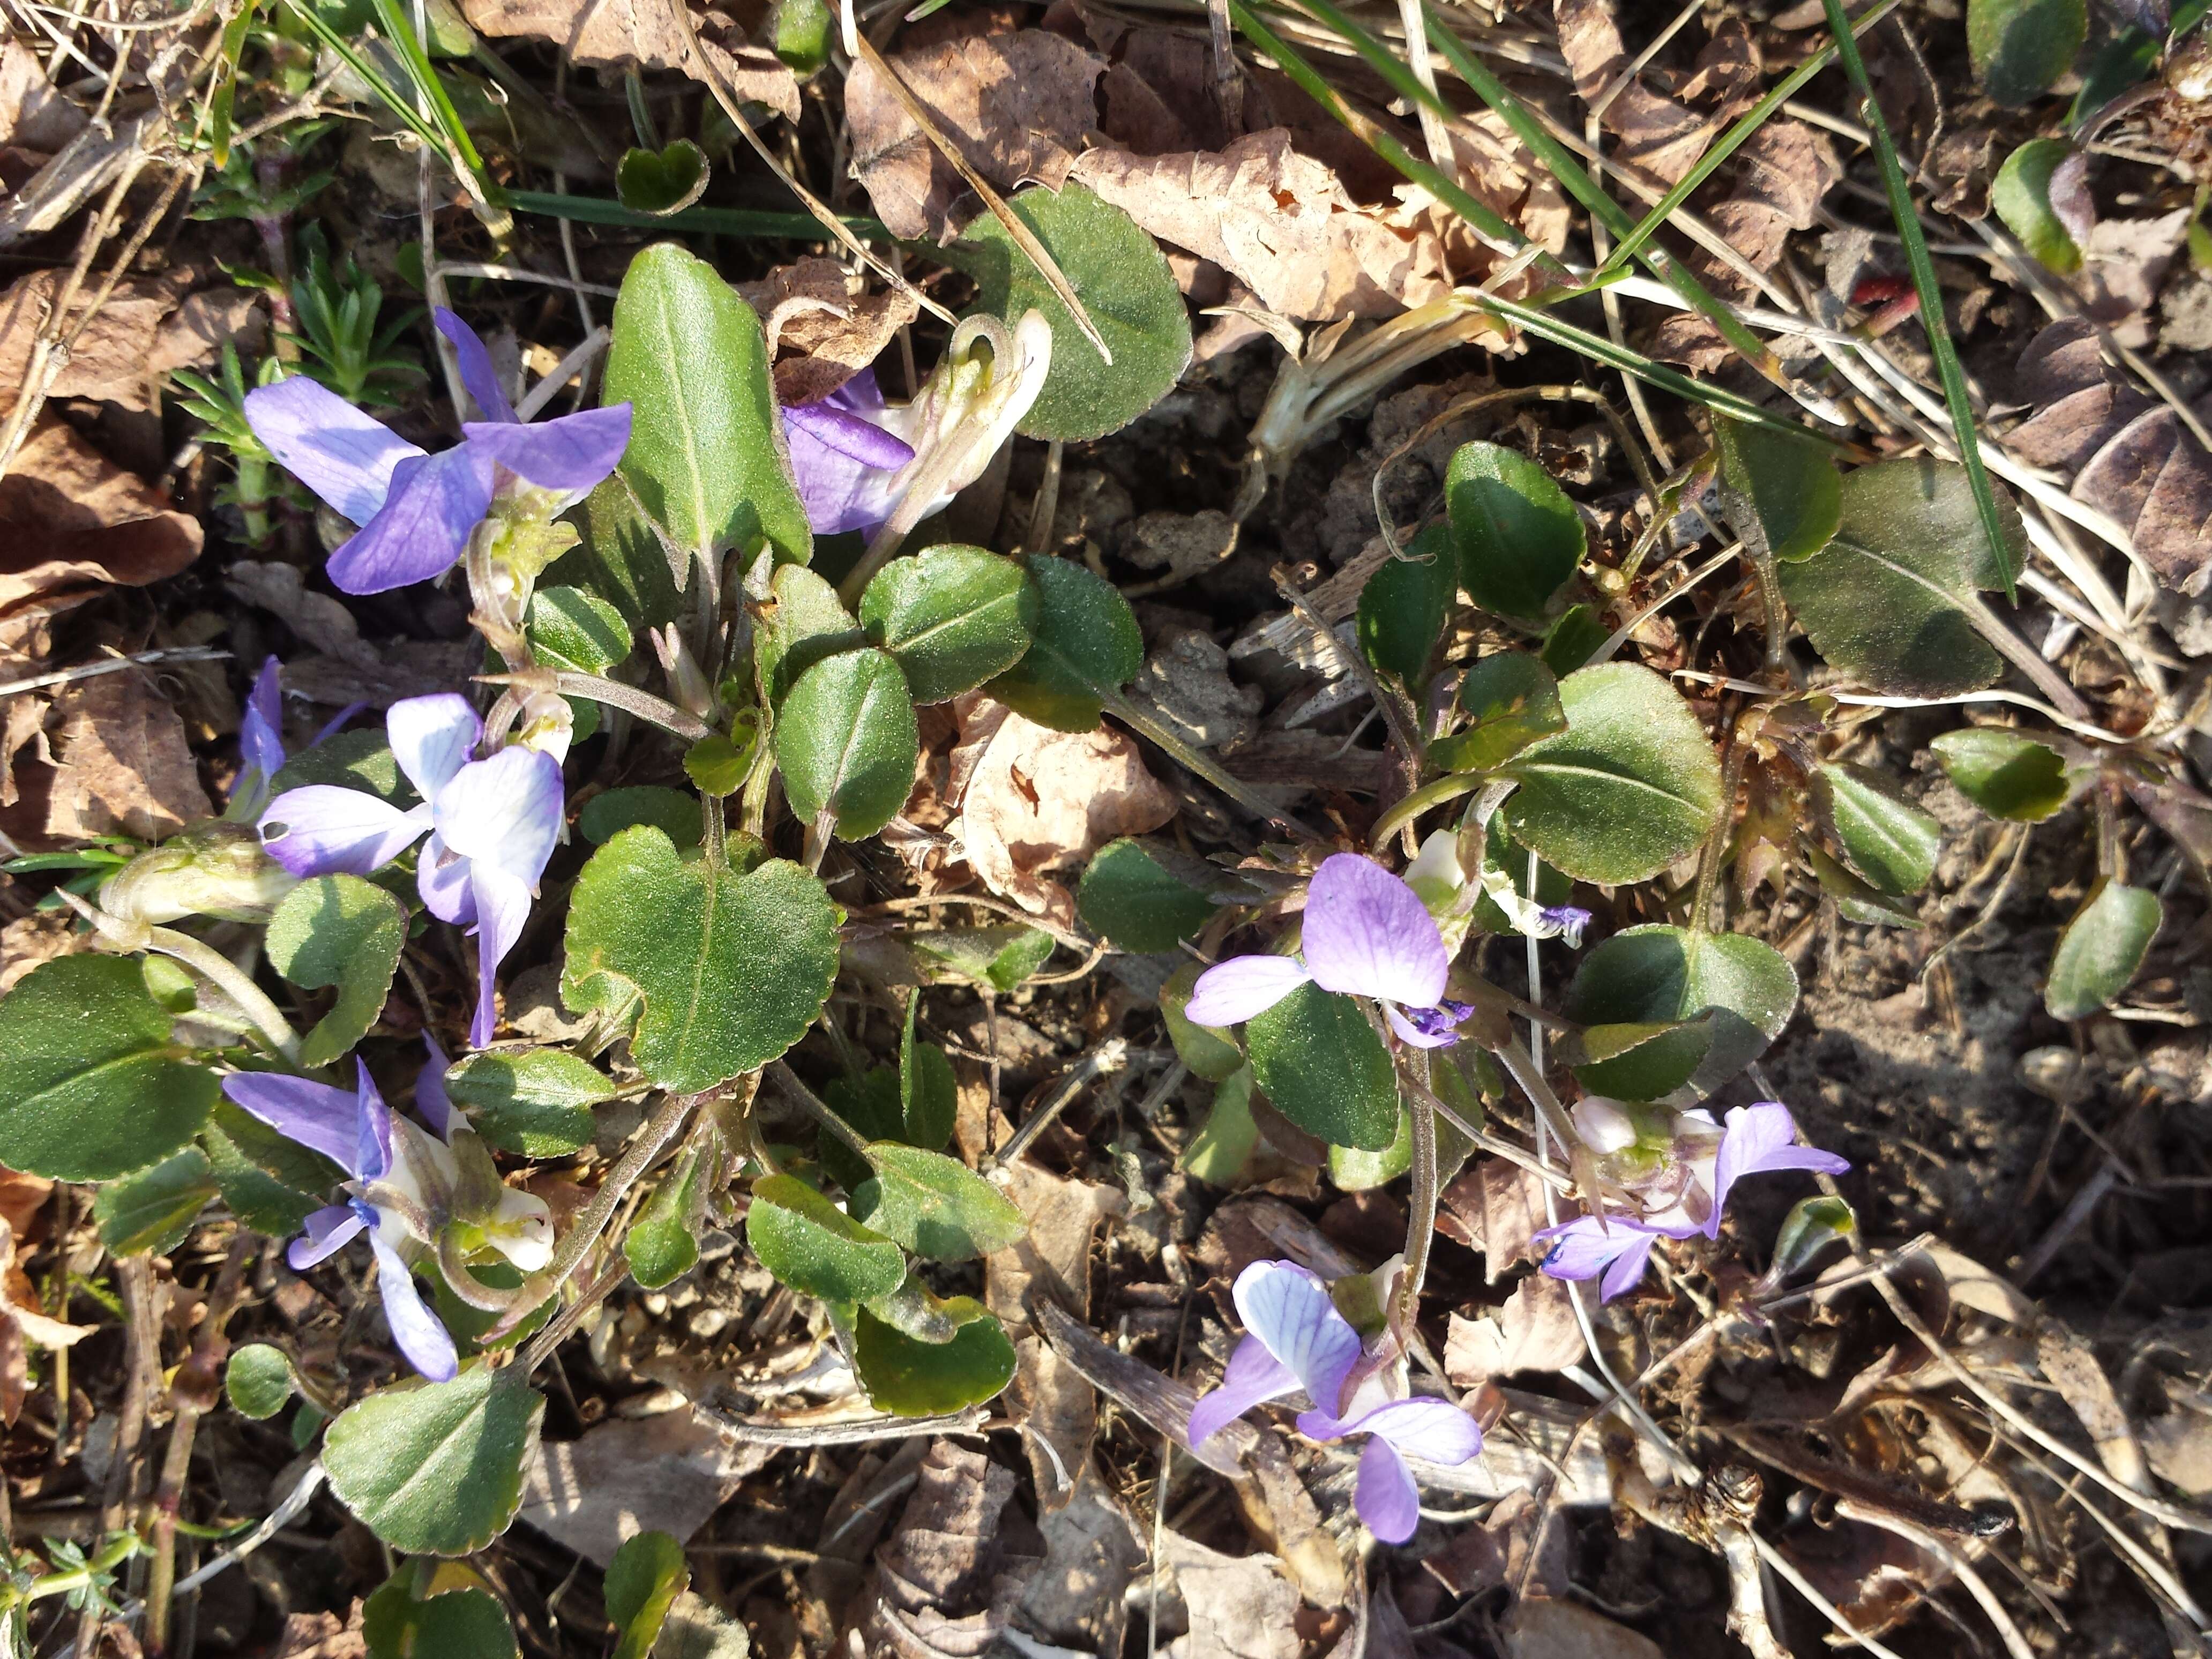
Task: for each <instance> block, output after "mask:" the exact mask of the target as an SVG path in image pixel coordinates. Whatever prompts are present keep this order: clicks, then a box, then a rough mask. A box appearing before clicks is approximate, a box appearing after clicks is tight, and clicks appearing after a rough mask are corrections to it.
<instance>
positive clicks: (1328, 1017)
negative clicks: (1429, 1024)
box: [1244, 981, 1398, 1152]
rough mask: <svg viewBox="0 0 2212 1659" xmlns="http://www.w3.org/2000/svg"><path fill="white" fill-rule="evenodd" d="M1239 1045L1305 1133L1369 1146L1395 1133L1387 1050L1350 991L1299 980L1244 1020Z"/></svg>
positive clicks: (1280, 1107)
mask: <svg viewBox="0 0 2212 1659" xmlns="http://www.w3.org/2000/svg"><path fill="white" fill-rule="evenodd" d="M1244 1046H1245V1047H1246V1048H1247V1049H1248V1050H1249V1052H1250V1054H1251V1056H1252V1072H1253V1075H1254V1076H1255V1078H1256V1079H1258V1081H1259V1085H1260V1087H1261V1090H1262V1091H1265V1092H1266V1094H1267V1098H1268V1100H1269V1101H1270V1102H1272V1103H1273V1105H1274V1108H1275V1109H1276V1110H1277V1111H1279V1112H1280V1113H1281V1114H1282V1115H1284V1116H1285V1117H1286V1118H1288V1119H1290V1121H1291V1122H1293V1123H1295V1124H1297V1127H1299V1128H1301V1129H1304V1131H1305V1132H1306V1133H1308V1134H1313V1135H1319V1136H1320V1137H1321V1138H1322V1139H1323V1140H1325V1141H1327V1142H1328V1143H1329V1144H1330V1145H1331V1146H1357V1147H1358V1148H1360V1149H1362V1150H1363V1151H1365V1152H1383V1151H1384V1150H1386V1149H1387V1148H1388V1147H1389V1145H1390V1143H1391V1142H1392V1141H1393V1140H1395V1139H1396V1138H1397V1133H1398V1074H1397V1073H1396V1071H1395V1069H1393V1067H1392V1066H1391V1064H1390V1051H1389V1049H1388V1048H1384V1047H1383V1039H1382V1038H1380V1037H1378V1036H1376V1035H1375V1029H1374V1027H1372V1026H1370V1024H1368V1023H1367V1016H1366V1015H1365V1014H1364V1013H1362V1012H1360V1010H1359V1005H1358V1003H1357V1002H1355V1001H1353V1000H1352V999H1351V998H1350V997H1347V996H1340V995H1338V994H1336V993H1335V992H1334V991H1324V990H1322V988H1321V987H1320V986H1318V985H1315V984H1313V983H1311V982H1310V981H1309V982H1308V983H1306V984H1304V985H1301V986H1299V987H1298V988H1297V990H1295V991H1293V992H1291V994H1290V995H1288V996H1286V997H1285V998H1284V999H1283V1000H1281V1001H1280V1002H1279V1003H1277V1004H1276V1005H1275V1006H1273V1007H1272V1008H1270V1009H1268V1010H1267V1012H1264V1013H1261V1014H1255V1016H1254V1017H1253V1018H1251V1019H1249V1021H1247V1022H1246V1023H1245V1026H1244Z"/></svg>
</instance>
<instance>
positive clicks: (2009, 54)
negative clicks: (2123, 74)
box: [1966, 0, 2089, 106]
mask: <svg viewBox="0 0 2212 1659" xmlns="http://www.w3.org/2000/svg"><path fill="white" fill-rule="evenodd" d="M2088 35H2089V9H2088V7H2087V4H2086V3H2084V0H1966V52H1967V55H1968V57H1970V58H1972V60H1973V64H1974V75H1975V77H1976V78H1977V79H1978V80H1979V81H1980V82H1981V83H1982V89H1983V90H1984V92H1986V93H1988V94H1989V95H1990V97H1991V98H1992V99H1994V100H1996V102H1998V103H2000V104H2007V105H2013V106H2018V105H2021V104H2025V103H2027V102H2028V101H2029V100H2031V99H2033V98H2034V97H2035V96H2036V94H2039V93H2040V92H2043V91H2045V89H2046V88H2049V87H2050V86H2051V84H2052V82H2056V81H2057V79H2058V77H2059V76H2062V75H2063V74H2065V73H2066V71H2067V70H2068V69H2069V68H2070V67H2071V66H2072V64H2073V62H2074V54H2075V52H2079V51H2080V50H2081V42H2082V41H2084V40H2087V38H2088Z"/></svg>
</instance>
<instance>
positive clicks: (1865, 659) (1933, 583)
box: [1778, 456, 2027, 697]
mask: <svg viewBox="0 0 2212 1659" xmlns="http://www.w3.org/2000/svg"><path fill="white" fill-rule="evenodd" d="M1996 502H1997V513H1998V517H1999V518H2000V519H2001V520H2002V522H2003V524H2004V526H2005V538H2006V542H2007V546H2006V550H2005V557H2006V561H2007V563H2008V566H2009V567H2010V574H2012V575H2014V576H2017V575H2018V574H2019V571H2020V568H2021V559H2022V556H2023V554H2024V552H2025V550H2026V547H2027V541H2026V537H2025V533H2024V532H2022V530H2021V523H2020V509H2019V508H2018V507H2015V506H2014V505H2013V503H2012V501H2011V498H2010V497H2009V496H2008V495H2005V494H2004V493H2003V492H2002V490H2000V491H1999V492H1998V494H1997V497H1996ZM1778 574H1779V575H1780V576H1781V579H1782V592H1783V596H1784V598H1785V599H1788V600H1789V601H1790V609H1791V610H1792V611H1796V613H1797V620H1798V621H1799V622H1801V623H1803V624H1804V628H1805V633H1806V635H1807V637H1808V638H1809V639H1810V640H1811V641H1813V646H1814V649H1815V650H1817V651H1819V652H1820V654H1821V655H1822V656H1823V657H1825V658H1826V659H1828V661H1829V662H1830V663H1831V664H1832V665H1834V666H1835V667H1837V668H1839V669H1841V670H1842V671H1844V673H1846V674H1849V675H1850V677H1851V678H1854V679H1856V680H1857V681H1858V682H1859V683H1860V684H1863V685H1868V686H1871V687H1872V688H1873V689H1874V690H1877V691H1884V692H1892V693H1896V694H1899V695H1902V696H1915V697H1952V696H1958V695H1959V694H1960V693H1961V692H1964V691H1978V690H1980V689H1981V688H1982V687H1984V686H1985V685H1987V684H1990V682H1991V681H1992V680H1994V679H1996V677H1997V675H1998V674H1999V673H2000V672H2001V671H2002V670H2003V667H2004V663H2003V660H2002V659H2001V658H2000V657H1999V656H1998V655H1997V653H1996V647H1993V646H1991V645H1990V642H1989V641H1987V640H1986V639H1984V637H1983V636H1982V635H1981V633H1980V631H1979V626H1980V625H1982V624H1985V623H1989V621H1990V618H1989V613H1988V611H1987V610H1986V608H1985V607H1984V604H1983V602H1982V599H1981V590H1983V589H1984V588H2001V587H2002V586H2005V584H2006V580H2007V571H2006V570H2005V569H2004V568H2000V567H1999V565H1998V563H1997V561H1996V556H1994V555H1993V554H1992V553H1991V552H1990V543H1989V538H1988V536H1987V535H1986V534H1984V532H1983V529H1982V520H1981V516H1980V514H1979V513H1978V511H1977V510H1976V508H1975V506H1974V497H1973V494H1972V490H1970V489H1968V487H1967V484H1966V469H1965V468H1963V467H1961V466H1959V465H1955V464H1954V463H1952V462H1949V461H1938V460H1934V459H1929V458H1928V457H1925V456H1918V457H1911V458H1907V459H1900V460H1893V461H1877V462H1875V464H1874V465H1872V466H1863V467H1860V468H1859V469H1857V471H1854V472H1851V473H1850V474H1849V475H1848V476H1846V477H1845V478H1844V516H1843V522H1842V524H1841V525H1840V526H1838V529H1837V531H1836V534H1835V537H1834V539H1832V541H1830V542H1829V544H1827V546H1826V547H1825V548H1823V549H1822V550H1820V552H1818V553H1816V554H1814V556H1812V557H1811V558H1809V559H1806V560H1804V561H1803V562H1800V563H1797V564H1785V565H1783V566H1782V567H1781V568H1780V570H1779V572H1778Z"/></svg>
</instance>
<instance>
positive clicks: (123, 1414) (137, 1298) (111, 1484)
mask: <svg viewBox="0 0 2212 1659" xmlns="http://www.w3.org/2000/svg"><path fill="white" fill-rule="evenodd" d="M115 1277H116V1285H117V1288H118V1290H120V1291H122V1293H123V1305H124V1307H125V1310H127V1311H128V1312H129V1314H130V1316H131V1327H130V1340H129V1342H128V1344H127V1345H126V1346H125V1352H126V1353H127V1354H128V1356H129V1364H130V1369H129V1370H128V1371H127V1372H125V1377H124V1383H123V1404H122V1408H121V1410H120V1412H119V1413H118V1416H117V1418H116V1431H115V1452H114V1455H113V1457H112V1460H111V1461H110V1462H109V1463H108V1466H107V1486H106V1492H105V1493H104V1494H103V1496H102V1498H101V1500H100V1537H102V1538H106V1537H107V1536H108V1535H110V1534H112V1533H115V1532H118V1531H119V1530H120V1529H121V1528H122V1526H123V1523H124V1522H125V1519H127V1518H128V1516H129V1515H130V1512H131V1502H130V1500H131V1488H132V1486H134V1484H135V1477H136V1475H137V1473H138V1466H139V1456H138V1454H139V1451H140V1450H141V1449H142V1448H143V1446H144V1444H145V1440H146V1413H147V1409H148V1407H149V1405H150V1403H151V1401H152V1399H153V1395H154V1389H155V1387H156V1386H157V1385H158V1384H159V1383H160V1382H161V1334H160V1332H159V1329H158V1328H157V1321H156V1316H155V1310H154V1263H153V1258H152V1257H150V1256H144V1255H129V1256H125V1257H124V1258H123V1260H122V1261H120V1262H119V1263H118V1264H117V1267H116V1270H115ZM105 1622H106V1621H105V1620H104V1619H103V1618H102V1616H101V1610H100V1604H99V1603H98V1602H96V1601H92V1602H88V1604H87V1605H86V1607H85V1609H84V1613H83V1614H82V1616H81V1617H80V1618H79V1619H78V1620H77V1626H76V1659H91V1656H92V1650H93V1649H94V1646H95V1645H96V1644H98V1643H99V1640H100V1626H101V1625H102V1624H103V1623H105Z"/></svg>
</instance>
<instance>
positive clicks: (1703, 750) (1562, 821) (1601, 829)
mask: <svg viewBox="0 0 2212 1659" xmlns="http://www.w3.org/2000/svg"><path fill="white" fill-rule="evenodd" d="M1559 702H1560V706H1561V708H1563V709H1564V711H1565V714H1566V718H1567V729H1566V730H1565V732H1562V733H1560V734H1559V736H1557V737H1550V738H1543V739H1542V740H1541V741H1540V742H1537V743H1534V744H1529V745H1528V747H1527V748H1526V749H1523V750H1521V752H1520V753H1519V754H1517V755H1516V756H1514V757H1513V758H1512V759H1511V760H1510V761H1508V762H1507V763H1505V764H1504V767H1502V768H1501V769H1500V770H1501V772H1502V774H1503V775H1504V776H1507V777H1510V778H1515V779H1517V780H1518V781H1519V782H1520V786H1521V787H1519V788H1517V789H1516V790H1515V791H1514V792H1513V793H1512V794H1511V795H1510V796H1509V797H1508V798H1507V799H1506V802H1505V806H1504V811H1503V813H1502V817H1504V822H1505V825H1506V827H1507V829H1510V831H1511V832H1512V835H1513V837H1514V839H1515V840H1516V841H1518V842H1520V843H1521V844H1522V846H1524V847H1526V848H1528V849H1529V850H1530V851H1532V852H1534V853H1535V854H1537V855H1538V856H1539V857H1541V859H1542V860H1544V862H1546V863H1547V864H1549V865H1551V866H1553V868H1554V869H1558V870H1563V871H1565V872H1566V873H1567V874H1568V875H1571V876H1572V877H1574V878H1577V880H1580V881H1595V882H1603V883H1606V884H1608V885H1616V884H1621V883H1626V882H1632V881H1643V880H1645V879H1647V878H1650V877H1652V876H1656V875H1657V874H1658V873H1659V872H1661V871H1662V870H1664V869H1665V868H1666V867H1667V866H1668V865H1670V864H1672V863H1674V860H1677V859H1679V858H1680V857H1681V856H1682V855H1683V854H1686V853H1687V852H1688V851H1689V850H1690V849H1691V848H1693V847H1695V846H1696V845H1697V844H1698V843H1699V842H1700V841H1703V840H1704V839H1705V836H1706V835H1707V834H1709V833H1710V832H1711V829H1712V827H1713V823H1714V820H1715V818H1716V817H1717V815H1718V813H1719V811H1720V807H1721V769H1720V763H1719V762H1718V761H1717V760H1716V759H1714V757H1713V750H1712V745H1711V744H1710V743H1708V742H1707V741H1706V740H1705V729H1704V728H1703V727H1702V726H1699V724H1698V717H1697V716H1696V715H1695V714H1692V713H1691V712H1690V706H1689V704H1687V703H1686V702H1683V701H1682V699H1681V696H1680V695H1679V694H1678V693H1677V692H1676V691H1675V690H1674V688H1673V687H1672V686H1670V685H1668V684H1667V682H1666V681H1665V680H1663V679H1662V678H1660V677H1659V676H1658V675H1656V674H1655V673H1653V672H1652V671H1650V669H1648V668H1641V667H1638V666H1637V665H1634V664H1632V663H1617V662H1616V663H1601V664H1600V665H1598V666H1597V667H1595V668H1585V669H1582V670H1580V671H1577V672H1576V673H1572V674H1570V675H1568V676H1567V677H1566V678H1565V679H1563V680H1561V681H1560V682H1559Z"/></svg>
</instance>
